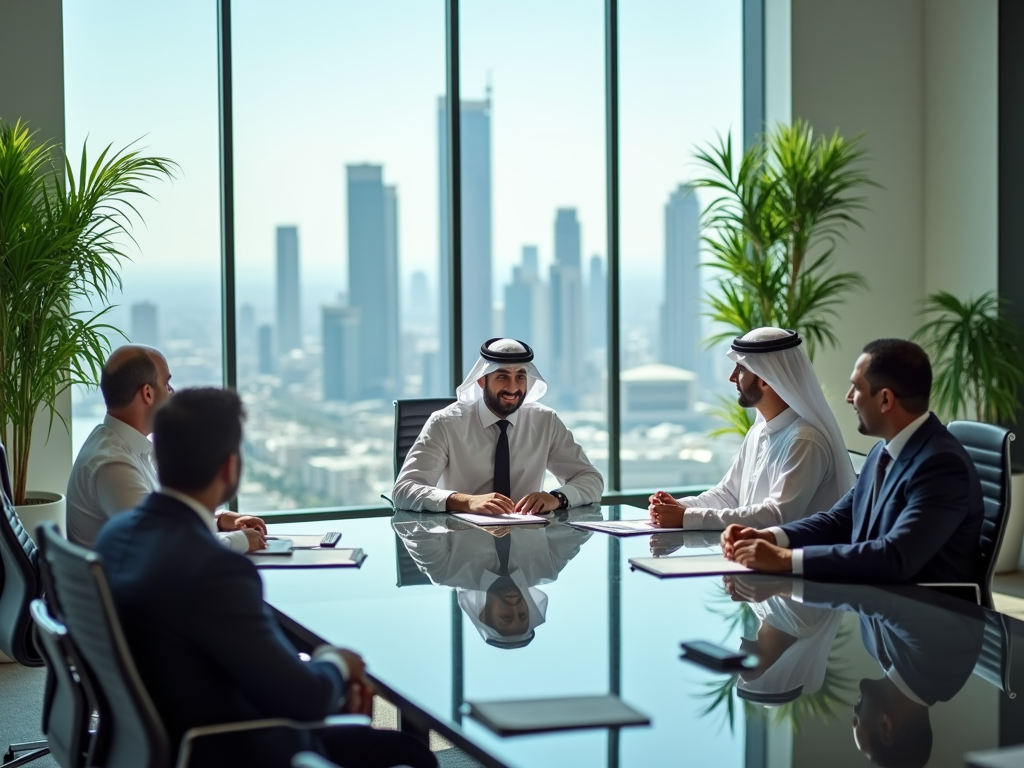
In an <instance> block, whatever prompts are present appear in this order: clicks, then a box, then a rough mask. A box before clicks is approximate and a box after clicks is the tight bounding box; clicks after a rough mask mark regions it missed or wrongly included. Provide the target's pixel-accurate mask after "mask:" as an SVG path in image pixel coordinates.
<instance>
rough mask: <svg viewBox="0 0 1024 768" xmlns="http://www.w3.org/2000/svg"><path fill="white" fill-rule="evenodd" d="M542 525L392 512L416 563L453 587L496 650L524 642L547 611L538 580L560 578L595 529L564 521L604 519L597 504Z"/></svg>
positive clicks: (438, 581)
mask: <svg viewBox="0 0 1024 768" xmlns="http://www.w3.org/2000/svg"><path fill="white" fill-rule="evenodd" d="M559 517H560V518H561V519H560V520H555V521H552V523H551V524H549V525H545V526H542V527H539V526H532V525H531V526H523V525H512V526H501V527H492V528H477V527H475V526H468V525H467V524H465V523H462V522H461V521H459V520H457V519H455V518H452V517H451V516H449V515H440V514H417V513H411V512H402V511H399V512H397V513H396V514H395V516H394V517H393V518H392V525H393V526H394V529H395V532H396V533H397V534H398V536H399V537H400V538H401V539H402V544H403V545H404V546H405V548H406V550H407V551H408V552H409V555H410V556H411V557H412V559H413V561H415V563H416V565H417V566H418V567H419V569H420V570H421V571H422V572H423V573H425V574H427V576H429V577H430V580H431V582H433V583H434V584H436V585H438V586H446V587H454V588H455V591H456V592H457V594H458V600H459V605H460V606H461V607H462V610H463V611H465V613H466V615H467V616H468V617H469V619H470V621H472V622H473V624H474V626H476V628H477V630H479V632H480V636H481V637H483V639H484V640H485V641H486V642H487V643H488V645H493V646H495V647H498V648H521V647H523V646H525V645H527V644H529V643H530V642H531V641H532V640H533V638H534V630H535V629H536V628H537V627H538V626H539V625H541V624H543V623H544V621H545V620H546V616H547V604H548V597H547V595H546V594H544V592H542V591H541V590H540V589H538V588H537V587H538V585H540V584H547V583H550V582H552V581H555V580H556V579H557V578H558V574H559V573H561V571H562V569H563V568H565V566H566V565H567V564H568V562H569V561H570V560H572V559H573V558H574V557H575V556H576V555H577V554H578V553H579V551H580V547H581V546H583V543H584V542H585V541H586V540H587V539H589V538H590V536H591V532H590V531H585V530H580V529H578V528H573V527H572V526H570V525H566V524H565V521H567V520H572V521H577V520H580V521H582V520H600V519H601V511H600V507H598V506H597V505H591V506H587V507H580V508H578V509H574V510H572V511H571V512H569V513H568V514H565V513H562V514H561V515H559Z"/></svg>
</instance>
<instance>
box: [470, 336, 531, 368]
mask: <svg viewBox="0 0 1024 768" xmlns="http://www.w3.org/2000/svg"><path fill="white" fill-rule="evenodd" d="M496 341H501V337H500V336H499V337H498V338H494V339H488V340H487V341H485V342H484V343H483V344H481V345H480V357H482V358H483V359H484V360H487V361H489V362H492V363H503V364H505V363H532V362H533V350H532V349H530V345H529V344H527V343H526V342H524V341H519V340H518V339H515V341H519V343H520V344H522V345H523V349H525V350H526V351H525V352H500V351H497V350H493V349H488V347H489V346H490V345H491V344H493V343H494V342H496Z"/></svg>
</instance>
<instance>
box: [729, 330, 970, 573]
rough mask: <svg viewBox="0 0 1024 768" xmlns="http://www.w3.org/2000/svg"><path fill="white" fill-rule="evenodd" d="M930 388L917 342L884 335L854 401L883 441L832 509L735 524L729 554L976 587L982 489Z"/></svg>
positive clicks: (868, 430)
mask: <svg viewBox="0 0 1024 768" xmlns="http://www.w3.org/2000/svg"><path fill="white" fill-rule="evenodd" d="M931 382H932V372H931V364H930V363H929V361H928V356H927V355H926V354H925V352H924V350H923V349H921V348H920V347H919V346H918V345H917V344H914V343H913V342H910V341H904V340H901V339H880V340H878V341H873V342H871V343H870V344H868V345H867V346H866V347H864V353H863V354H862V355H861V356H860V357H859V358H857V363H856V366H855V367H854V369H853V375H852V376H851V377H850V383H851V386H850V390H849V392H848V393H847V395H846V401H847V402H848V403H850V404H851V405H852V406H853V409H854V411H856V413H857V417H858V429H859V430H860V432H861V433H863V434H866V435H873V436H875V437H881V438H883V439H884V440H885V442H884V444H883V443H878V444H877V445H876V446H875V447H874V448H873V449H872V450H871V453H869V454H868V457H867V460H866V461H865V462H864V467H863V468H862V470H861V473H860V477H859V478H858V479H857V483H856V485H855V486H854V487H853V488H852V489H851V490H850V492H849V493H847V494H846V495H845V496H844V497H843V498H841V499H840V500H839V501H838V502H836V504H835V506H834V507H832V509H831V510H829V511H827V512H819V513H817V514H815V515H812V516H811V517H808V518H806V519H804V520H800V521H798V522H795V523H790V524H787V525H783V526H780V527H777V528H768V529H765V530H763V531H758V530H754V529H752V528H744V527H741V526H738V525H732V526H729V528H727V529H726V530H725V531H724V533H723V534H722V548H723V551H724V553H725V556H726V557H727V558H730V559H732V560H735V561H736V562H738V563H740V564H742V565H746V566H747V567H749V568H753V569H754V570H758V571H766V572H772V573H785V572H790V571H792V572H793V573H797V574H803V575H805V576H808V577H811V578H816V579H825V580H847V581H872V582H889V583H893V582H906V581H916V582H974V581H976V580H977V550H978V541H979V538H980V535H981V524H982V520H983V515H984V506H983V501H982V494H981V483H980V481H979V479H978V473H977V471H976V470H975V468H974V463H973V462H972V461H971V459H970V457H969V456H968V455H967V452H966V451H965V450H964V448H963V446H962V445H960V442H959V441H958V440H957V439H956V438H955V437H953V436H952V435H951V434H950V433H949V432H948V431H947V430H946V428H945V427H944V426H943V425H942V423H941V422H940V421H939V420H938V419H937V418H936V417H935V415H934V414H930V413H929V412H928V395H929V392H930V390H931Z"/></svg>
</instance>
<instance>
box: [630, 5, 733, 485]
mask: <svg viewBox="0 0 1024 768" xmlns="http://www.w3.org/2000/svg"><path fill="white" fill-rule="evenodd" d="M741 11H742V3H741V2H740V0H721V1H720V2H713V3H712V2H705V1H704V0H679V2H673V3H665V2H661V1H660V0H635V1H634V2H629V3H623V4H621V5H620V6H619V41H620V42H619V45H620V48H619V94H620V102H619V110H620V178H621V187H620V201H621V203H620V205H621V254H622V267H621V287H620V301H621V305H622V312H621V325H620V328H621V334H622V374H621V379H620V381H621V386H622V393H621V398H622V399H621V403H622V406H621V407H622V452H621V457H622V483H623V486H624V487H626V488H654V487H666V486H669V487H670V486H678V485H683V484H708V485H713V484H715V483H717V482H718V481H719V480H720V479H721V478H722V476H723V475H724V474H725V471H726V470H727V469H728V467H729V465H730V464H731V462H732V459H733V456H734V455H735V453H736V448H737V445H738V441H737V439H735V438H717V439H712V438H709V437H708V436H707V432H708V430H710V429H713V428H716V427H719V426H722V421H721V419H720V418H718V417H716V416H714V415H713V413H711V410H712V409H714V408H716V407H721V405H722V402H721V400H720V399H721V398H726V399H727V400H728V399H734V398H735V389H734V387H733V385H731V384H729V382H728V377H729V373H730V371H731V370H732V364H731V363H730V362H729V360H728V359H727V358H726V357H725V354H724V349H723V348H721V347H716V348H714V349H711V350H708V349H706V348H705V347H704V346H703V343H702V342H703V339H704V338H705V337H706V336H708V335H709V329H708V325H707V322H706V321H705V319H704V318H703V317H702V314H703V313H704V312H705V311H706V309H705V306H704V304H703V301H704V298H705V296H706V295H707V292H708V286H709V284H710V279H711V277H712V275H711V274H709V270H708V269H706V268H701V267H700V266H699V264H700V261H701V249H700V234H701V233H700V212H701V210H702V209H703V207H704V206H705V205H706V204H707V203H708V202H709V198H708V196H707V193H706V192H705V191H704V190H701V191H698V192H696V193H694V192H691V190H690V189H689V187H688V186H687V183H688V182H690V181H692V180H693V179H694V178H695V177H696V175H697V173H698V172H699V171H698V169H697V168H696V166H695V164H694V162H693V159H692V158H693V155H694V149H695V147H697V146H698V145H702V144H705V143H707V142H709V141H712V140H715V139H716V136H717V134H722V135H726V134H728V133H730V132H731V133H732V136H733V141H734V146H735V147H742V141H743V137H742V135H741V134H742V128H743V120H742V117H743V79H742V63H743V56H742V16H741Z"/></svg>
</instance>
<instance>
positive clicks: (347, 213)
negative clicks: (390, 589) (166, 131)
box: [232, 0, 448, 511]
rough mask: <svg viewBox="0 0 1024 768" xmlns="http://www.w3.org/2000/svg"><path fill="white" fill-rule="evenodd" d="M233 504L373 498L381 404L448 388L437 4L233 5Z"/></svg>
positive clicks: (385, 448)
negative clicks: (238, 476)
mask: <svg viewBox="0 0 1024 768" xmlns="http://www.w3.org/2000/svg"><path fill="white" fill-rule="evenodd" d="M232 10H233V18H232V25H233V26H232V44H233V46H234V87H235V94H234V97H235V102H234V103H235V191H236V219H235V220H236V229H237V243H238V255H237V280H238V351H239V358H238V360H239V363H238V365H239V369H238V373H239V388H240V390H241V391H242V393H243V397H244V398H245V402H246V407H247V409H248V413H249V423H248V429H247V438H246V439H247V445H246V449H247V454H246V456H247V461H248V466H247V472H246V482H245V484H244V485H243V488H242V491H241V496H240V507H241V508H242V509H244V510H246V511H258V510H266V509H287V508H296V507H311V506H328V505H331V506H335V505H362V504H379V503H381V500H380V494H381V492H385V491H390V489H391V487H392V486H393V484H394V477H393V444H392V435H393V429H394V419H393V407H392V400H394V399H395V398H398V397H417V396H420V395H424V394H438V393H441V392H443V391H446V389H447V387H446V383H445V378H446V375H447V370H448V368H447V363H446V362H445V360H444V358H443V353H442V351H441V349H440V343H439V333H438V323H439V312H438V301H439V299H438V296H439V267H438V244H439V233H438V213H439V208H438V189H439V181H438V176H437V168H438V152H437V147H438V134H437V101H438V97H439V96H441V95H442V94H443V93H444V87H445V79H444V72H445V68H444V67H445V48H444V45H445V35H444V5H443V3H442V2H441V0H432V1H430V2H425V1H424V0H404V1H402V2H398V1H397V0H396V2H390V3H363V2H356V1H355V0H348V1H346V2H327V1H326V0H302V1H301V2H297V3H291V4H289V5H287V6H285V5H281V4H280V3H274V2H249V1H247V2H245V3H236V4H234V6H233V9H232Z"/></svg>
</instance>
